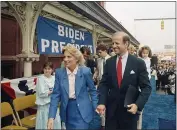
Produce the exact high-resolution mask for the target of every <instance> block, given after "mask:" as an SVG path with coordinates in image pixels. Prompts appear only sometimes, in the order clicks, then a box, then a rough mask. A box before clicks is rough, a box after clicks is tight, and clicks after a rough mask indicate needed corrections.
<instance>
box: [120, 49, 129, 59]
mask: <svg viewBox="0 0 177 130" xmlns="http://www.w3.org/2000/svg"><path fill="white" fill-rule="evenodd" d="M119 57H120V56H118V58H119ZM127 57H128V51H127V52H126V53H125V54H124V55H122V59H124V58H127Z"/></svg>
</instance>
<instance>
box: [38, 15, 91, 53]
mask: <svg viewBox="0 0 177 130" xmlns="http://www.w3.org/2000/svg"><path fill="white" fill-rule="evenodd" d="M37 40H38V51H39V54H62V48H63V47H64V46H66V45H74V46H75V47H76V48H78V49H80V48H81V47H82V46H87V47H88V48H89V49H90V51H91V53H93V52H94V48H93V39H92V34H91V33H90V32H88V31H81V30H78V29H75V28H73V27H71V26H68V25H65V24H63V23H59V22H56V21H53V20H50V19H47V18H44V17H41V16H40V17H39V18H38V21H37Z"/></svg>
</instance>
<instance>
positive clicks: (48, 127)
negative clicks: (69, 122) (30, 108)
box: [47, 118, 54, 130]
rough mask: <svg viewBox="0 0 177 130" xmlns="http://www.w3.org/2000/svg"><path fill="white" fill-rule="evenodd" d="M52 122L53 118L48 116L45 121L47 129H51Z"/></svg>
mask: <svg viewBox="0 0 177 130" xmlns="http://www.w3.org/2000/svg"><path fill="white" fill-rule="evenodd" d="M53 124H54V119H53V118H49V120H48V122H47V129H48V130H53Z"/></svg>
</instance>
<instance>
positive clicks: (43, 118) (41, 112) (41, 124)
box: [35, 103, 61, 130]
mask: <svg viewBox="0 0 177 130" xmlns="http://www.w3.org/2000/svg"><path fill="white" fill-rule="evenodd" d="M49 106H50V104H49V103H48V104H46V105H38V108H37V115H36V127H35V129H38V130H44V129H47V121H48V115H49ZM54 129H61V119H60V116H59V109H58V110H57V114H56V118H55V120H54Z"/></svg>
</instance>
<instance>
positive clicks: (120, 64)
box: [117, 56, 122, 88]
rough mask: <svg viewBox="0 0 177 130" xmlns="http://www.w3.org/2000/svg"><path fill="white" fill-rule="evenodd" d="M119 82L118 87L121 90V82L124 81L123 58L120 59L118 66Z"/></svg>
mask: <svg viewBox="0 0 177 130" xmlns="http://www.w3.org/2000/svg"><path fill="white" fill-rule="evenodd" d="M117 80H118V85H119V88H120V86H121V81H122V57H121V56H120V57H119V61H118V64H117Z"/></svg>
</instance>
